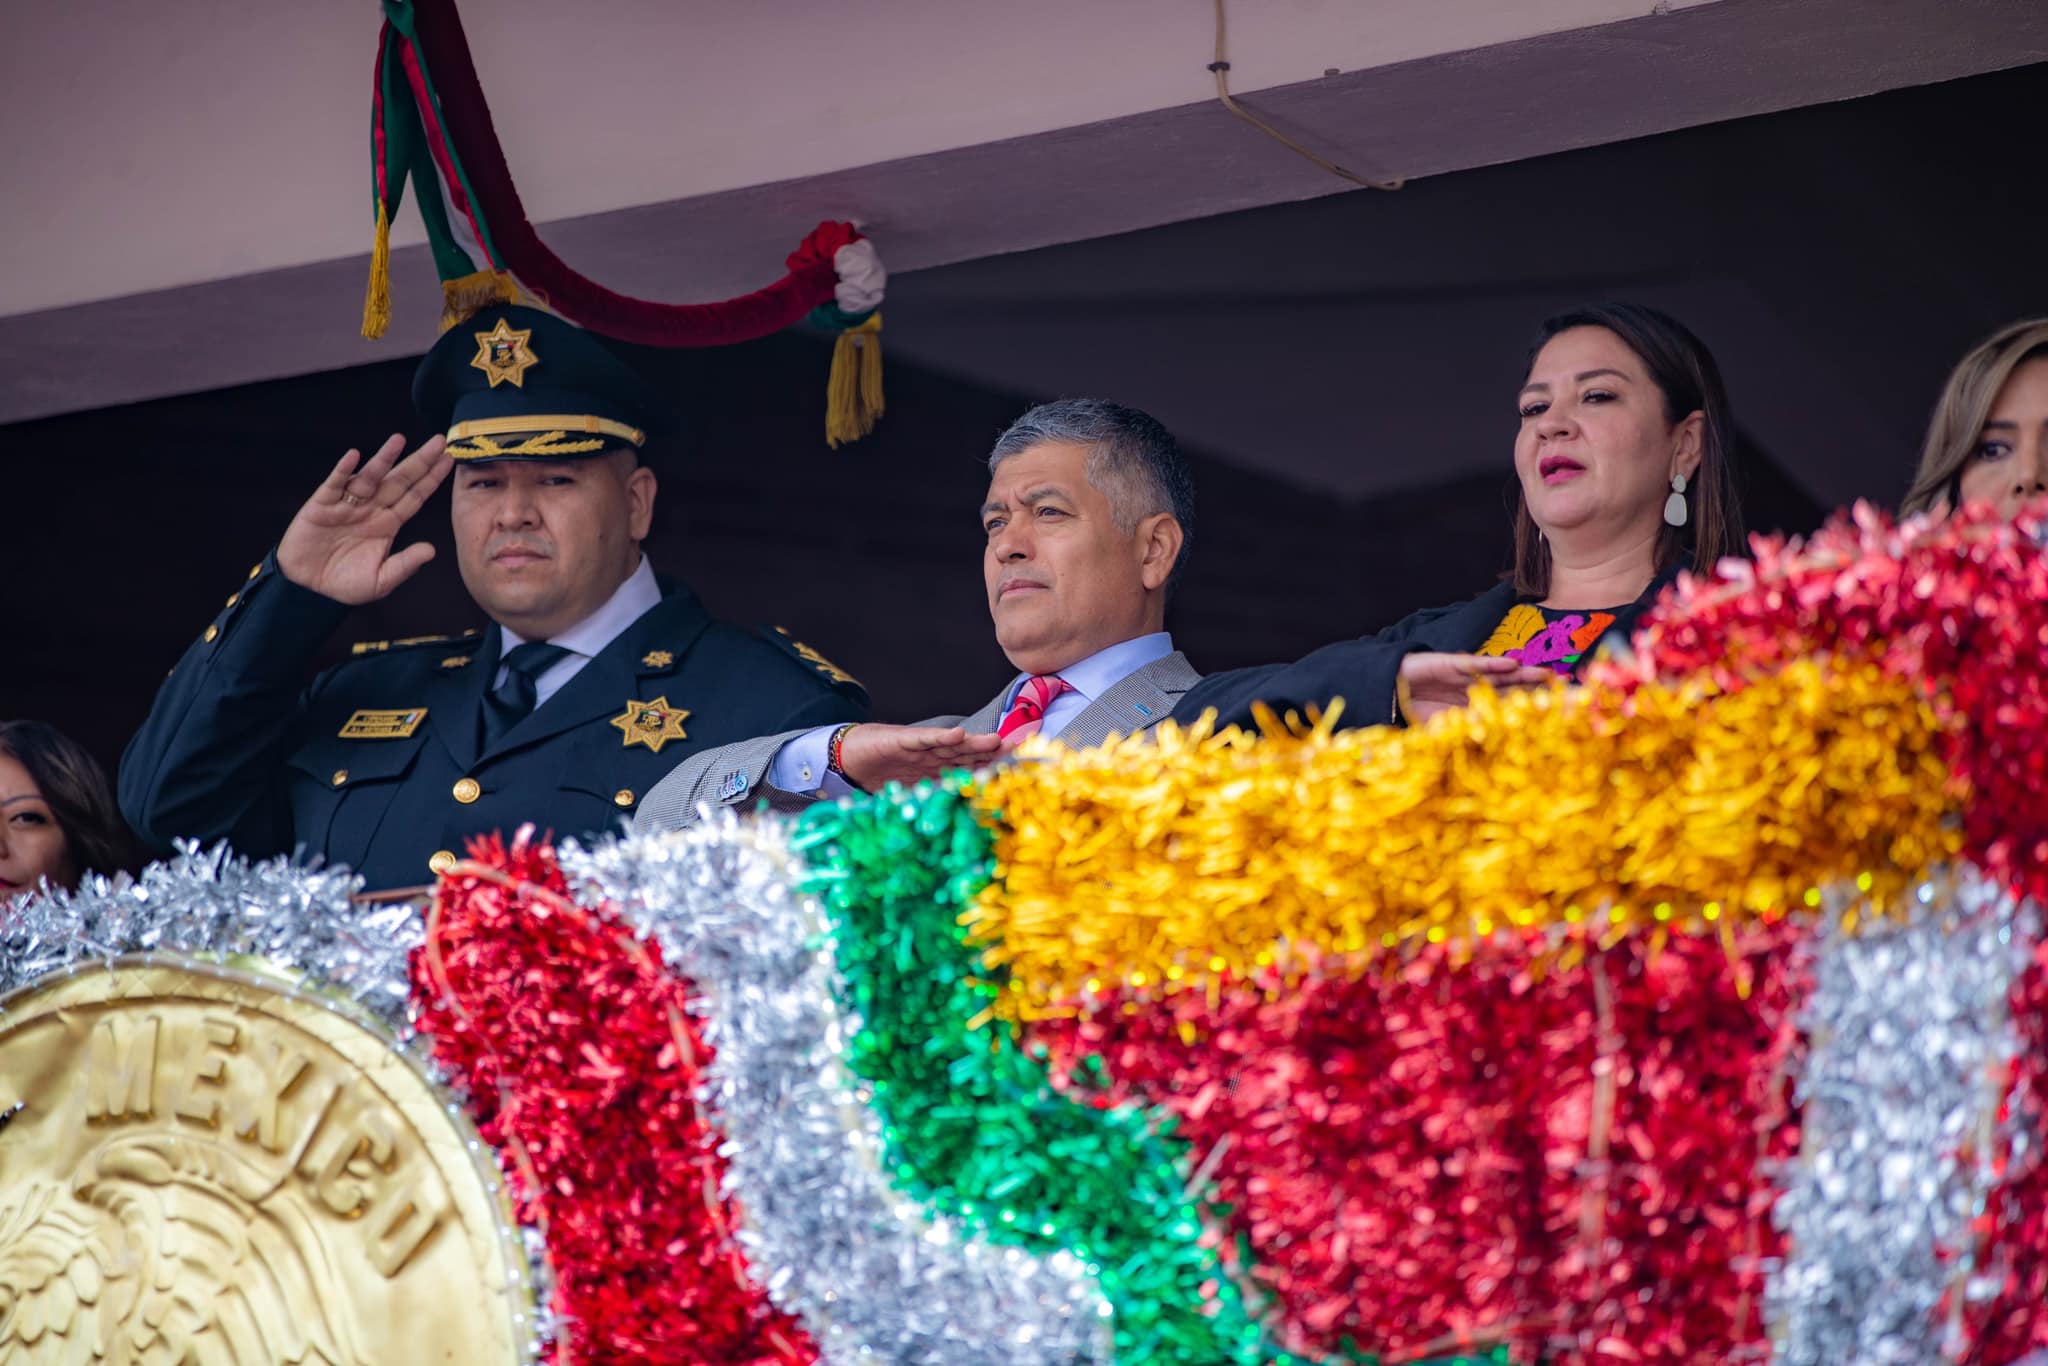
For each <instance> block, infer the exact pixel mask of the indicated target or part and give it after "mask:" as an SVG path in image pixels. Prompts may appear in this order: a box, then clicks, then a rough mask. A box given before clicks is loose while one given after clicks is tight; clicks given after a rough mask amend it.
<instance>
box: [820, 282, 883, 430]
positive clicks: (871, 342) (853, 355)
mask: <svg viewBox="0 0 2048 1366" xmlns="http://www.w3.org/2000/svg"><path fill="white" fill-rule="evenodd" d="M881 415H882V315H881V314H880V313H872V314H869V315H868V319H867V321H866V322H863V323H861V324H860V325H858V326H856V327H849V328H847V329H846V331H844V332H841V333H840V334H839V340H838V341H836V342H834V343H833V345H832V377H831V378H830V379H829V380H828V381H826V385H825V444H826V445H828V446H830V447H831V448H832V449H833V450H838V449H839V447H840V446H842V445H844V444H845V443H846V442H849V441H858V440H860V439H861V438H862V437H864V436H866V435H867V434H868V433H869V432H872V431H873V430H874V429H875V419H877V418H879V417H880V416H881Z"/></svg>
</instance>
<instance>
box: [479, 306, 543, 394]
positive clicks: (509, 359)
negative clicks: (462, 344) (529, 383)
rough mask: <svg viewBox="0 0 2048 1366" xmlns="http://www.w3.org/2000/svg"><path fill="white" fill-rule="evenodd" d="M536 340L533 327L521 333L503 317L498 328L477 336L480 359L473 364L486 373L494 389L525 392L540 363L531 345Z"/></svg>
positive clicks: (499, 320)
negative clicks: (505, 387)
mask: <svg viewBox="0 0 2048 1366" xmlns="http://www.w3.org/2000/svg"><path fill="white" fill-rule="evenodd" d="M532 340H533V329H532V328H530V327H529V328H527V329H526V330H524V331H518V330H515V329H514V328H513V327H512V326H511V324H509V323H507V322H506V321H505V320H504V319H503V318H500V319H498V325H497V326H496V327H494V328H492V329H491V330H490V331H488V332H479V333H477V334H476V357H475V359H473V360H471V361H470V365H471V366H473V367H474V368H476V369H478V370H481V371H483V372H484V376H485V378H487V379H489V380H490V382H491V387H492V388H493V389H495V388H497V387H498V386H499V385H500V384H510V385H511V386H512V387H513V388H515V389H524V388H525V387H526V372H527V371H528V370H530V369H532V368H533V367H534V366H536V365H538V364H540V357H539V356H536V355H534V354H533V347H532V346H530V345H528V343H529V342H531V341H532Z"/></svg>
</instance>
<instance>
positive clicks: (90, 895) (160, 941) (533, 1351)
mask: <svg viewBox="0 0 2048 1366" xmlns="http://www.w3.org/2000/svg"><path fill="white" fill-rule="evenodd" d="M361 886H362V879H361V878H359V877H357V876H356V875H355V874H354V873H351V872H349V871H348V870H346V869H314V868H304V867H299V866H295V865H293V864H292V863H291V862H290V861H289V860H287V859H282V858H278V859H271V860H269V861H267V862H262V863H250V862H248V861H246V860H244V859H241V858H237V857H235V856H234V855H233V854H232V852H231V851H230V850H229V849H228V848H227V846H226V845H219V846H216V847H215V848H213V849H201V848H200V847H199V846H198V845H197V844H193V843H181V844H180V845H179V847H178V853H177V854H176V856H174V857H173V858H170V859H168V860H166V861H164V862H162V863H155V864H151V865H150V866H149V867H148V868H146V869H144V870H143V872H142V875H141V877H139V878H136V879H132V880H131V879H128V878H119V879H114V880H109V879H107V878H104V877H97V876H95V877H90V878H88V879H86V881H85V882H84V883H83V884H82V885H81V886H80V887H79V888H78V890H77V891H75V892H69V893H67V892H52V893H48V894H45V895H39V896H32V897H29V898H27V899H25V900H23V901H20V902H17V903H16V904H14V905H12V906H8V907H0V1015H4V1014H5V1011H6V1006H5V1005H4V999H5V998H6V997H7V996H8V995H9V994H11V993H13V992H15V991H18V990H21V989H23V988H26V987H28V986H30V985H32V984H34V983H36V982H38V981H40V980H43V979H45V978H47V977H49V976H51V975H52V974H59V973H76V972H91V971H96V970H102V971H103V970H109V969H111V968H112V966H113V965H114V963H115V962H116V961H117V960H120V959H124V958H127V959H136V958H140V959H142V960H144V961H146V960H147V958H148V956H149V955H153V954H159V953H161V954H165V955H177V956H178V957H179V958H182V959H187V960H189V959H199V960H202V961H207V962H212V963H217V964H219V965H220V966H221V967H222V969H223V970H226V971H230V972H236V973H242V974H246V975H249V976H250V977H251V978H252V979H254V980H260V981H261V982H263V983H264V984H265V985H268V986H270V987H271V988H273V989H275V990H279V991H283V992H286V993H288V994H290V995H292V996H294V997H297V998H299V999H304V1000H309V1001H313V1002H316V1003H318V1004H320V1005H321V1006H324V1007H325V1008H327V1009H329V1010H337V1011H341V1012H343V1013H347V1014H351V1015H353V1016H355V1017H356V1018H358V1019H359V1020H362V1021H363V1022H365V1023H369V1024H371V1025H373V1026H374V1027H375V1028H376V1030H377V1031H378V1032H379V1033H381V1034H382V1035H383V1037H384V1041H385V1042H386V1043H388V1044H389V1045H390V1046H391V1047H392V1048H393V1050H395V1051H396V1052H397V1053H399V1054H400V1055H401V1056H402V1057H404V1058H405V1059H406V1060H407V1061H408V1062H409V1063H410V1064H411V1066H412V1067H413V1068H414V1069H415V1070H417V1071H418V1072H419V1073H420V1074H421V1075H422V1076H423V1077H425V1078H426V1079H427V1080H428V1081H429V1082H430V1083H432V1084H433V1085H434V1087H435V1088H436V1089H437V1090H438V1091H439V1092H440V1093H441V1094H442V1095H443V1096H444V1097H445V1098H446V1099H445V1101H444V1103H445V1105H446V1107H447V1109H448V1112H449V1114H450V1115H451V1116H452V1117H453V1118H454V1120H455V1122H456V1126H457V1129H458V1131H459V1132H462V1133H464V1134H466V1135H467V1141H468V1146H469V1150H470V1154H471V1156H472V1158H473V1159H474V1160H475V1162H476V1165H477V1173H478V1175H479V1177H480V1178H481V1179H482V1180H483V1182H484V1184H485V1187H486V1188H487V1189H488V1190H489V1192H490V1195H491V1200H492V1203H493V1204H494V1205H495V1206H496V1207H498V1208H499V1209H500V1210H501V1211H503V1223H502V1225H501V1232H502V1234H503V1237H504V1240H505V1244H506V1248H505V1256H506V1265H507V1266H509V1267H511V1268H513V1276H514V1277H515V1278H516V1279H517V1284H516V1285H513V1286H511V1287H508V1288H509V1289H510V1290H511V1292H512V1293H511V1294H510V1296H509V1298H510V1302H511V1304H512V1306H513V1310H512V1312H513V1319H514V1334H515V1340H516V1341H517V1342H518V1344H519V1359H520V1360H521V1361H523V1362H527V1363H536V1362H538V1361H540V1359H541V1356H542V1353H543V1351H544V1349H545V1346H546V1343H547V1340H548V1339H549V1337H550V1336H551V1335H552V1333H553V1331H554V1325H553V1320H552V1317H551V1316H550V1315H549V1314H548V1313H547V1311H546V1310H545V1309H544V1308H542V1309H538V1310H534V1309H532V1308H531V1305H530V1304H529V1301H531V1302H532V1303H533V1304H538V1305H540V1306H545V1305H547V1304H548V1302H549V1300H550V1296H549V1294H548V1289H549V1285H550V1281H551V1278H550V1276H549V1273H548V1269H547V1261H546V1256H547V1249H546V1246H545V1244H544V1243H543V1241H542V1240H541V1238H540V1235H539V1234H538V1233H537V1232H535V1231H533V1230H530V1229H521V1228H519V1226H518V1225H517V1224H515V1223H514V1222H513V1221H512V1218H511V1215H510V1210H509V1206H508V1205H507V1203H506V1196H505V1193H504V1177H503V1175H502V1174H501V1173H500V1171H499V1169H498V1163H497V1155H496V1154H495V1153H494V1152H492V1151H490V1150H489V1149H488V1148H487V1147H486V1146H485V1144H484V1143H483V1141H482V1140H481V1139H480V1138H478V1137H477V1136H476V1134H475V1130H474V1129H473V1128H472V1127H471V1125H470V1121H469V1117H468V1115H467V1114H466V1113H465V1111H464V1107H463V1104H462V1102H461V1100H460V1098H459V1092H458V1089H457V1088H456V1087H455V1086H454V1084H453V1082H452V1080H451V1079H450V1078H449V1077H448V1075H447V1074H446V1073H445V1072H443V1071H442V1070H441V1068H440V1066H439V1065H438V1064H436V1063H435V1061H434V1059H433V1057H432V1055H431V1051H430V1050H429V1049H428V1048H427V1047H426V1043H425V1040H423V1039H422V1038H421V1037H420V1036H419V1034H418V1032H417V1030H416V1029H415V1028H414V1024H413V1017H412V1012H411V1006H410V996H411V983H410V980H409V978H408V976H407V972H406V964H407V960H408V958H409V957H410V955H411V953H412V951H413V949H414V948H416V947H418V945H419V944H420V943H421V941H422V940H423V939H424V938H425V923H424V921H423V920H422V919H421V916H420V913H419V910H418V908H417V907H415V906H411V905H406V904H394V905H388V906H357V905H355V904H353V903H351V902H350V900H349V898H350V897H351V896H353V895H354V894H355V892H356V890H357V889H358V888H360V887H361ZM365 1017H366V1018H365Z"/></svg>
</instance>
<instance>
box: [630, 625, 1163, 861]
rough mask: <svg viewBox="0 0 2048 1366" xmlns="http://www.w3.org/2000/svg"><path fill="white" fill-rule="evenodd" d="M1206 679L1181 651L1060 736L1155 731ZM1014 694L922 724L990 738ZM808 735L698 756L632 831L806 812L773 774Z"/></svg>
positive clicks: (651, 796) (804, 799)
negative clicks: (732, 814) (731, 811)
mask: <svg viewBox="0 0 2048 1366" xmlns="http://www.w3.org/2000/svg"><path fill="white" fill-rule="evenodd" d="M1201 679H1202V676H1201V675H1200V674H1198V673H1196V672H1195V669H1194V666H1193V665H1191V664H1189V663H1188V657H1187V656H1186V655H1184V654H1181V653H1180V652H1179V651H1177V650H1176V651H1175V652H1174V653H1172V654H1170V655H1167V656H1166V657H1165V658H1163V659H1155V660H1153V661H1152V662H1151V663H1150V664H1147V665H1144V666H1143V667H1141V668H1138V669H1136V670H1133V671H1132V672H1131V673H1128V674H1126V675H1124V677H1123V678H1121V679H1119V680H1118V681H1117V682H1116V683H1114V684H1112V685H1110V687H1109V688H1107V689H1106V690H1104V692H1103V694H1102V696H1100V697H1098V698H1096V699H1095V700H1094V701H1092V702H1090V703H1089V704H1088V705H1087V706H1086V707H1083V708H1082V709H1081V711H1080V713H1079V714H1078V715H1077V716H1075V717H1074V719H1073V720H1071V721H1069V722H1068V723H1067V724H1066V725H1065V726H1063V727H1061V728H1060V733H1059V736H1058V739H1059V741H1060V743H1062V744H1065V745H1070V746H1072V747H1073V748H1075V749H1087V748H1088V747H1089V746H1091V745H1099V744H1101V743H1102V742H1103V741H1104V740H1107V739H1108V738H1109V737H1110V736H1112V735H1129V734H1132V733H1133V732H1135V731H1141V730H1150V729H1151V728H1152V727H1154V726H1156V725H1158V724H1159V723H1160V722H1161V721H1164V720H1165V719H1166V717H1167V713H1169V712H1171V711H1172V710H1173V708H1174V704H1175V703H1176V702H1178V701H1180V699H1181V695H1182V694H1183V693H1185V692H1187V690H1188V689H1190V688H1192V687H1194V686H1195V684H1197V683H1199V682H1200V681H1201ZM1009 691H1010V690H1009V689H1008V688H1007V687H1005V688H1004V689H1003V691H1002V692H999V693H997V694H996V695H995V696H994V697H992V698H990V699H989V701H988V704H987V705H986V706H984V707H983V708H982V709H981V710H980V711H977V712H975V713H974V714H973V715H971V716H934V717H932V718H931V719H930V720H929V721H920V722H918V723H917V724H918V725H920V726H933V727H946V726H961V727H964V728H965V729H966V730H967V731H968V732H969V733H970V734H986V733H987V732H989V731H992V730H994V729H995V728H996V722H998V721H999V720H1001V719H1002V714H1003V699H1004V698H1005V697H1006V696H1008V694H1009ZM807 733H808V732H805V731H801V730H792V731H784V732H783V733H782V734H780V735H764V736H762V737H761V738H759V739H758V740H742V741H740V742H738V743H737V744H731V745H721V746H720V747H718V748H717V749H708V750H705V751H704V752H703V753H701V754H695V755H692V756H691V757H690V758H688V759H685V760H684V761H683V762H682V763H680V764H678V765H677V766H676V767H675V768H674V769H672V770H671V771H670V772H669V775H668V776H667V777H665V778H663V779H662V780H661V781H660V782H659V783H656V784H655V785H654V787H653V788H652V789H651V790H650V791H649V792H648V793H647V795H646V796H645V797H643V798H642V799H641V801H640V811H639V814H638V815H636V816H635V817H634V818H633V828H634V829H635V830H637V831H640V832H642V833H645V832H647V831H651V830H685V829H688V828H689V827H690V826H692V825H695V824H696V823H697V819H698V808H699V807H700V806H703V807H719V806H739V807H750V806H751V805H752V804H753V803H755V802H757V801H766V802H767V803H768V805H769V807H770V809H772V810H776V811H785V812H796V811H801V810H803V809H804V808H805V807H807V806H809V805H810V804H811V803H812V802H814V801H816V800H817V798H815V797H813V796H810V795H808V794H807V793H802V792H784V791H783V790H782V789H780V788H778V787H772V786H770V785H769V783H768V770H769V768H770V767H771V766H772V765H773V764H774V763H775V756H776V755H777V754H779V753H781V752H782V747H783V746H784V745H786V744H788V743H789V742H790V741H791V740H794V739H796V738H797V737H798V736H800V735H804V734H807Z"/></svg>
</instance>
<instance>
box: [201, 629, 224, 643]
mask: <svg viewBox="0 0 2048 1366" xmlns="http://www.w3.org/2000/svg"><path fill="white" fill-rule="evenodd" d="M219 638H220V627H218V626H209V627H207V628H206V634H205V635H203V636H201V637H200V639H201V640H204V641H205V642H206V643H207V644H208V645H211V644H213V642H214V641H216V640H218V639H219Z"/></svg>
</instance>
